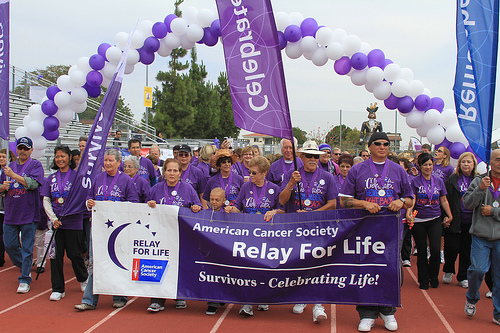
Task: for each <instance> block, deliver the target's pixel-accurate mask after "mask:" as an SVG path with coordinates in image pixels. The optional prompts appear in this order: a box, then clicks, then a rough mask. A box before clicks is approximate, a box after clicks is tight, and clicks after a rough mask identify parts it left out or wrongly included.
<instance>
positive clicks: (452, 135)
mask: <svg viewBox="0 0 500 333" xmlns="http://www.w3.org/2000/svg"><path fill="white" fill-rule="evenodd" d="M462 138H463V134H462V130H461V129H460V126H459V125H458V124H456V125H451V126H448V128H447V129H446V140H448V141H450V142H458V141H460V140H461V139H462Z"/></svg>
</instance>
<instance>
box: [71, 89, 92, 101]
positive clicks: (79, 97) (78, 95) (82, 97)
mask: <svg viewBox="0 0 500 333" xmlns="http://www.w3.org/2000/svg"><path fill="white" fill-rule="evenodd" d="M88 96H89V95H88V93H87V90H85V89H84V88H75V89H73V91H72V92H71V103H75V104H79V103H83V102H85V101H86V100H87V97H88Z"/></svg>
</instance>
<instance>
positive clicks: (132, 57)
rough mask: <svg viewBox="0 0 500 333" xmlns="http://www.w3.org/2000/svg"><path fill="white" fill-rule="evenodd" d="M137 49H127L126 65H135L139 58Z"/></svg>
mask: <svg viewBox="0 0 500 333" xmlns="http://www.w3.org/2000/svg"><path fill="white" fill-rule="evenodd" d="M140 57H141V56H140V55H139V51H137V50H136V49H129V50H128V55H127V62H126V65H127V66H128V65H135V64H137V63H138V62H139V59H140Z"/></svg>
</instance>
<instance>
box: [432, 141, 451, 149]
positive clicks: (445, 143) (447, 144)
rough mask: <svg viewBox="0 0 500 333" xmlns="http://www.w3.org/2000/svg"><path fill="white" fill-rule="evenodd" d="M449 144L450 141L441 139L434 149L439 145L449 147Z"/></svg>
mask: <svg viewBox="0 0 500 333" xmlns="http://www.w3.org/2000/svg"><path fill="white" fill-rule="evenodd" d="M450 145H451V142H450V141H448V140H446V138H445V139H444V140H443V142H441V143H440V144H438V145H436V148H435V149H436V150H437V149H438V148H439V147H446V148H448V149H449V148H450Z"/></svg>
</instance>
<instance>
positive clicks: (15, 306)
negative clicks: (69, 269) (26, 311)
mask: <svg viewBox="0 0 500 333" xmlns="http://www.w3.org/2000/svg"><path fill="white" fill-rule="evenodd" d="M75 279H76V277H73V278H71V279H69V280H66V281H65V283H68V282H71V281H73V280H75ZM51 291H52V288H50V289H47V290H45V291H42V292H41V293H39V294H36V295H35V296H33V297H30V298H28V299H25V300H24V301H22V302H19V303H17V304H14V305H12V306H11V307H8V308H7V309H5V310H2V311H0V315H2V314H4V313H5V312H7V311H10V310H14V309H15V308H17V307H19V306H21V305H23V304H25V303H28V302H30V301H32V300H34V299H35V298H38V297H40V296H42V295H45V294H48V293H50V292H51Z"/></svg>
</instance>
